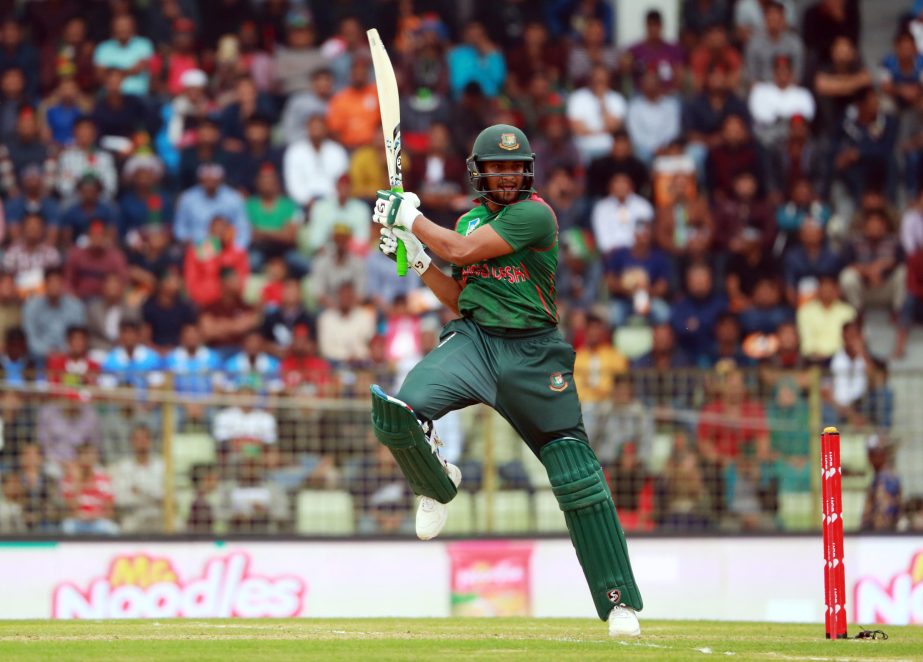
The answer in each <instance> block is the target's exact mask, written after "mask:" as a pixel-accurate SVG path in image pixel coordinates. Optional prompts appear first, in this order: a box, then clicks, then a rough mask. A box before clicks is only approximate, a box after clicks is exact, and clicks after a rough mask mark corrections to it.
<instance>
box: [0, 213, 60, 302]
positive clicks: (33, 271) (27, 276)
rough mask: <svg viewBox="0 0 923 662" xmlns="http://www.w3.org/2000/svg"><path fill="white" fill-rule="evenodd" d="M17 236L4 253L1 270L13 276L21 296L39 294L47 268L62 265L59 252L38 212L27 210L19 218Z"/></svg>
mask: <svg viewBox="0 0 923 662" xmlns="http://www.w3.org/2000/svg"><path fill="white" fill-rule="evenodd" d="M19 234H20V237H19V239H18V240H17V241H14V242H13V243H12V244H11V245H10V247H9V248H8V249H7V250H6V251H5V252H4V253H3V271H4V272H6V273H8V274H12V275H13V276H14V277H15V279H16V288H17V289H18V290H19V293H20V295H22V296H25V297H27V296H29V295H31V294H37V293H40V292H41V291H42V289H43V285H44V274H45V270H46V269H52V268H55V267H60V266H61V254H60V253H59V252H58V249H56V248H55V247H54V246H52V245H51V242H49V241H48V233H47V231H46V229H45V219H44V218H42V216H41V215H40V214H37V213H31V212H30V213H27V214H26V216H25V217H24V218H23V221H22V231H21V232H20V233H19Z"/></svg>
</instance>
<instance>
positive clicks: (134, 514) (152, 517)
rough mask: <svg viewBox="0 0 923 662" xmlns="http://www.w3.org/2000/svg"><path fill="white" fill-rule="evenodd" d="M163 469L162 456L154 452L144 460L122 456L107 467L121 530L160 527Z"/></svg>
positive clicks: (148, 529)
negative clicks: (141, 461)
mask: <svg viewBox="0 0 923 662" xmlns="http://www.w3.org/2000/svg"><path fill="white" fill-rule="evenodd" d="M163 471H164V468H163V458H161V457H158V456H156V455H153V454H152V455H151V456H150V457H149V458H148V461H147V462H146V463H145V464H140V463H139V462H138V460H137V459H136V458H134V457H125V458H122V459H121V460H119V461H118V462H116V463H115V464H113V465H112V466H111V467H109V475H110V476H111V478H112V491H113V492H114V493H115V505H116V508H117V510H118V512H119V513H120V514H121V516H120V517H119V522H120V524H121V528H122V531H124V532H126V533H133V532H143V531H160V530H162V528H163Z"/></svg>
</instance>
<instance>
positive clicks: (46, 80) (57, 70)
mask: <svg viewBox="0 0 923 662" xmlns="http://www.w3.org/2000/svg"><path fill="white" fill-rule="evenodd" d="M34 7H36V6H35V5H29V7H28V8H29V9H32V8H34ZM41 9H44V7H41V8H40V9H38V13H40V14H41V15H42V16H43V17H47V16H54V17H56V19H64V20H65V23H64V25H63V26H62V28H61V31H60V39H48V40H46V41H45V42H44V45H43V46H42V47H41V54H40V66H41V73H40V80H39V82H40V87H41V89H43V90H49V89H51V88H53V87H54V85H55V82H56V81H58V80H59V78H60V77H61V75H62V74H64V73H70V74H71V75H72V76H73V77H74V79H75V80H76V81H77V85H78V86H79V88H80V91H81V92H84V93H87V92H91V91H93V90H95V88H96V83H97V79H96V67H95V66H94V64H93V52H94V50H95V48H96V46H95V44H94V43H93V41H91V40H90V39H89V37H88V35H87V18H86V17H85V16H81V15H79V14H75V15H70V16H68V13H66V12H58V11H55V12H42V11H41ZM34 36H35V35H33V37H34ZM40 43H41V42H40Z"/></svg>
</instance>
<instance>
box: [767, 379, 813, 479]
mask: <svg viewBox="0 0 923 662" xmlns="http://www.w3.org/2000/svg"><path fill="white" fill-rule="evenodd" d="M766 418H767V420H768V422H769V445H770V452H771V457H772V463H771V464H770V465H768V466H769V469H770V471H771V475H770V476H768V478H770V480H775V481H776V484H777V486H778V490H779V492H780V493H781V494H790V493H792V492H800V493H807V492H810V491H811V474H812V473H813V472H812V469H811V433H810V429H811V423H810V413H809V410H808V403H807V402H806V401H805V399H804V398H803V397H802V395H801V392H800V389H799V387H798V384H797V382H796V381H795V379H793V378H792V377H783V378H781V379H780V380H779V381H778V382H777V383H776V385H775V387H774V389H773V392H772V397H771V398H770V399H769V402H768V403H767V404H766Z"/></svg>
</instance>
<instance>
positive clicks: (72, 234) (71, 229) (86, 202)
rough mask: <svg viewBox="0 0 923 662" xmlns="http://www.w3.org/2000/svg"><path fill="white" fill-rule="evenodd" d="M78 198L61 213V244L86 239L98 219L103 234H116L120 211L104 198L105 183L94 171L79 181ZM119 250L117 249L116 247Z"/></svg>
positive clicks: (69, 244) (79, 241)
mask: <svg viewBox="0 0 923 662" xmlns="http://www.w3.org/2000/svg"><path fill="white" fill-rule="evenodd" d="M76 191H77V198H76V200H75V201H74V203H73V204H72V205H71V206H70V207H68V208H67V209H65V210H64V213H63V214H61V239H62V241H61V242H60V243H61V244H63V245H65V246H71V245H73V244H77V245H79V244H80V243H81V241H85V240H86V235H87V233H88V232H89V230H90V225H91V224H92V223H93V222H94V221H97V222H98V223H101V224H102V226H103V234H106V233H108V234H110V235H113V236H114V235H115V234H116V230H117V229H118V223H119V218H118V211H117V210H116V208H115V207H114V206H113V205H111V204H109V203H108V202H106V201H104V200H102V192H103V184H102V182H101V181H100V179H99V177H97V176H96V175H95V174H94V173H92V172H88V173H86V174H84V175H83V176H82V177H81V178H80V179H79V180H78V181H77V189H76ZM116 250H117V249H116Z"/></svg>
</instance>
